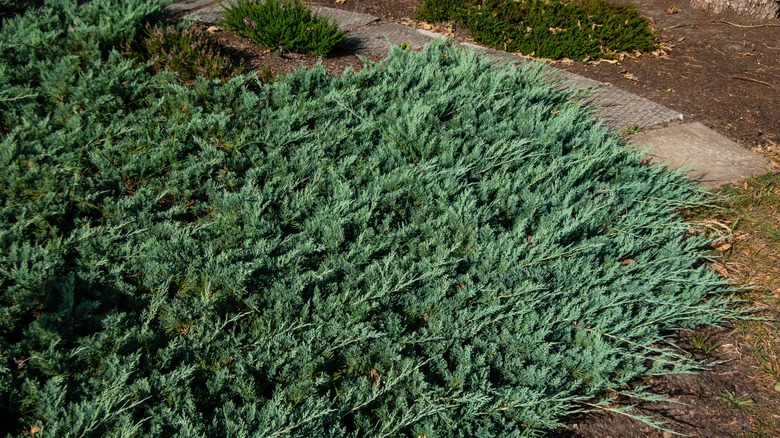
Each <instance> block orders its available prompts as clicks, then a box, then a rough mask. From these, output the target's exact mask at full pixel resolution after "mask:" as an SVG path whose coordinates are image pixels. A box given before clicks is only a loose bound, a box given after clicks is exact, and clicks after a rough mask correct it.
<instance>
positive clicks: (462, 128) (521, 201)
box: [0, 0, 728, 436]
mask: <svg viewBox="0 0 780 438" xmlns="http://www.w3.org/2000/svg"><path fill="white" fill-rule="evenodd" d="M152 6H154V7H152ZM161 8H162V4H161V3H154V4H152V3H145V2H141V1H140V0H135V1H134V0H121V1H120V0H116V1H109V0H101V1H99V2H94V3H87V4H85V5H82V6H76V3H75V0H71V1H66V0H60V1H58V2H57V3H56V5H52V6H51V7H49V8H46V9H45V10H42V11H41V12H39V13H35V14H28V15H26V16H24V17H18V18H16V19H14V20H12V21H10V22H8V23H7V25H6V26H4V27H3V29H2V30H0V55H2V56H0V85H1V86H0V93H1V94H0V105H2V110H3V111H2V112H1V114H3V116H4V117H5V120H4V129H5V130H4V133H3V135H2V137H0V166H2V168H3V169H4V171H3V172H1V173H0V188H2V189H1V190H0V247H2V248H4V251H2V252H0V355H2V360H0V400H2V402H1V403H0V420H1V421H0V427H2V428H3V429H2V430H1V431H0V432H3V433H12V434H14V433H15V434H18V435H20V434H22V430H23V429H25V428H29V427H31V426H32V425H35V426H38V427H39V428H40V433H41V434H45V435H49V436H72V435H76V436H82V435H90V436H115V435H116V436H118V435H124V436H135V435H148V436H173V435H193V436H382V435H390V436H397V435H413V436H419V435H428V436H433V435H444V436H447V435H460V436H478V435H479V436H491V435H492V436H508V435H512V434H515V435H517V434H523V433H524V434H528V435H530V434H532V433H534V432H537V431H542V430H548V429H551V428H554V427H556V426H557V425H558V424H559V421H560V419H561V418H562V416H564V415H565V414H567V413H569V412H571V411H572V410H573V409H576V408H577V403H578V402H582V401H586V400H587V401H591V402H593V403H599V402H600V401H601V400H600V397H605V394H609V393H611V391H612V390H613V389H614V388H619V387H622V386H624V385H626V384H628V382H630V381H631V379H633V378H635V377H637V376H639V375H643V374H647V373H653V374H656V373H657V374H663V373H670V372H675V371H688V370H690V369H691V366H692V364H691V363H690V362H689V361H688V360H687V359H685V358H684V357H679V356H678V355H677V354H676V353H675V351H674V350H672V349H671V348H665V347H664V345H665V344H664V343H663V341H664V338H665V336H668V334H669V333H670V331H671V330H673V329H677V328H686V327H694V326H697V325H699V324H707V323H714V322H717V321H718V320H720V319H721V318H722V317H723V316H724V315H727V314H728V311H726V310H725V305H726V304H727V301H726V299H725V298H724V297H723V296H722V295H721V294H722V293H723V292H726V291H727V286H726V285H725V284H724V281H723V280H722V279H721V278H720V277H718V276H717V275H715V274H714V273H713V272H712V271H710V270H708V269H707V268H706V266H703V265H702V263H701V259H702V257H703V256H704V255H705V253H704V252H703V248H705V246H706V243H707V242H706V241H705V239H703V238H702V237H698V236H697V235H695V234H692V233H691V229H690V227H689V226H687V225H686V224H685V223H683V222H682V220H681V219H680V217H679V215H678V213H677V209H678V208H680V207H682V206H685V205H689V204H690V203H695V202H699V201H700V200H701V199H702V197H703V196H705V195H704V194H703V193H701V192H699V191H698V190H697V189H696V188H695V186H693V185H692V184H691V183H690V182H687V181H685V180H683V179H681V177H679V176H676V175H674V174H670V173H668V172H666V171H665V170H663V169H658V168H650V167H648V166H647V165H645V164H642V163H641V162H640V160H639V157H638V156H637V155H636V154H635V153H633V152H631V151H629V150H627V149H625V148H622V147H621V146H622V140H620V139H619V138H617V137H615V136H614V135H612V134H610V133H609V132H608V131H606V130H605V129H603V128H602V127H600V126H598V124H594V123H593V121H592V120H591V119H589V118H588V117H587V115H586V113H585V111H584V110H583V109H580V108H578V107H577V106H576V105H573V104H572V103H571V101H570V100H569V97H570V96H568V95H566V94H565V93H558V92H556V91H555V90H554V88H553V87H551V86H550V85H548V84H546V83H545V82H544V81H543V80H542V79H541V75H540V72H539V70H538V68H537V67H534V66H527V67H526V68H525V69H524V70H519V71H518V70H513V69H507V70H495V69H492V68H491V67H490V65H489V64H488V63H487V62H486V61H484V60H481V59H480V58H477V57H476V55H474V54H471V53H467V52H461V51H458V50H456V49H455V48H452V47H449V46H446V45H444V44H443V43H440V42H439V43H436V44H433V45H430V46H428V47H427V48H426V49H424V50H423V51H422V52H421V53H416V52H407V51H404V50H401V49H400V48H396V49H394V50H393V51H392V52H391V53H390V55H389V57H388V58H387V59H386V60H384V61H382V62H381V63H377V64H371V65H369V66H368V67H367V68H366V69H364V70H362V71H360V72H357V73H355V72H349V71H347V72H345V73H344V74H343V75H341V76H339V77H329V76H328V75H327V73H326V72H325V70H324V69H323V68H315V69H301V70H298V71H296V72H295V73H294V74H292V75H289V76H283V77H282V78H280V79H279V80H277V81H276V82H274V83H273V84H271V85H270V86H263V87H258V86H256V85H257V81H256V79H255V78H254V77H253V76H247V77H245V76H239V77H236V78H233V79H232V80H230V81H227V82H225V83H220V82H218V81H207V80H205V79H203V78H199V79H196V80H195V83H194V85H193V86H192V87H184V86H182V85H181V84H180V83H179V82H178V81H177V80H176V79H175V77H173V75H171V74H168V73H163V74H158V75H154V76H152V75H151V74H149V72H148V71H147V70H146V69H144V68H141V67H136V66H134V65H133V62H131V61H130V60H127V59H123V58H121V57H120V56H119V54H118V52H117V51H115V50H106V49H105V46H104V45H105V44H107V43H109V42H111V41H114V39H115V38H117V37H118V36H119V35H121V32H124V36H126V37H128V38H129V37H130V36H131V35H133V34H135V33H136V32H137V31H141V30H142V29H143V23H144V21H145V20H146V19H147V18H148V14H151V13H154V12H156V11H159V10H161ZM128 20H129V21H130V22H131V23H133V25H134V26H133V28H132V29H131V28H127V27H120V24H128ZM627 259H631V260H632V261H633V263H625V261H626V260H627ZM608 391H609V392H608ZM632 394H634V395H637V396H639V397H640V398H641V397H642V395H643V393H642V391H641V389H638V390H634V391H632ZM28 430H29V429H28Z"/></svg>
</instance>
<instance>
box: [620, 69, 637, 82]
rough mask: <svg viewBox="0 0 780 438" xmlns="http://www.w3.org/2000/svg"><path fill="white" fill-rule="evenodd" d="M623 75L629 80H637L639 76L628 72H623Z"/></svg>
mask: <svg viewBox="0 0 780 438" xmlns="http://www.w3.org/2000/svg"><path fill="white" fill-rule="evenodd" d="M623 77H624V78H626V79H628V80H631V81H639V78H638V77H636V76H634V75H633V74H631V73H629V72H627V71H626V72H623Z"/></svg>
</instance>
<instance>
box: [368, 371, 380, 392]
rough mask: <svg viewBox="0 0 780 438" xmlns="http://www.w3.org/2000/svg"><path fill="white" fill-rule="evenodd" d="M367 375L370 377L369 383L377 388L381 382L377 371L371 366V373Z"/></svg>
mask: <svg viewBox="0 0 780 438" xmlns="http://www.w3.org/2000/svg"><path fill="white" fill-rule="evenodd" d="M369 377H370V378H371V384H372V385H374V386H375V387H376V389H379V385H380V384H381V382H380V381H379V377H380V376H379V371H377V370H375V369H373V368H371V374H370V375H369Z"/></svg>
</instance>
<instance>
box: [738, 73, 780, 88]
mask: <svg viewBox="0 0 780 438" xmlns="http://www.w3.org/2000/svg"><path fill="white" fill-rule="evenodd" d="M731 78H732V79H739V80H742V81H748V82H755V83H757V84H761V85H766V86H767V87H769V88H775V86H774V85H772V84H770V83H769V82H764V81H759V80H758V79H753V78H745V77H742V76H732V77H731Z"/></svg>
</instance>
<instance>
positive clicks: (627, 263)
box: [620, 259, 636, 266]
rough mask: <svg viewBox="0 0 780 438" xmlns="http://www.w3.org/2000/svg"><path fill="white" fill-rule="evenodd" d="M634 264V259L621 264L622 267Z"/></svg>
mask: <svg viewBox="0 0 780 438" xmlns="http://www.w3.org/2000/svg"><path fill="white" fill-rule="evenodd" d="M634 263H636V260H634V259H625V260H623V261H621V262H620V266H626V265H633V264H634Z"/></svg>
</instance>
